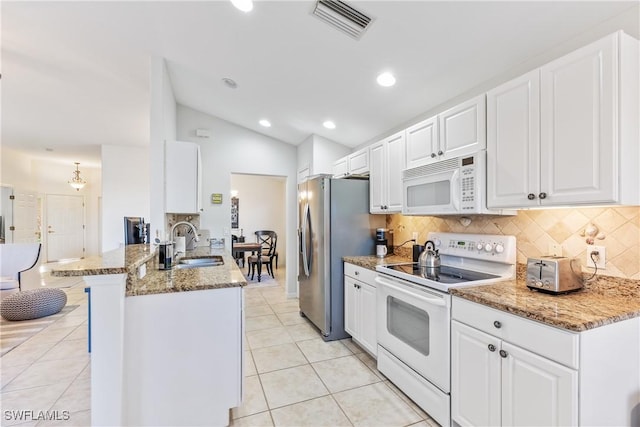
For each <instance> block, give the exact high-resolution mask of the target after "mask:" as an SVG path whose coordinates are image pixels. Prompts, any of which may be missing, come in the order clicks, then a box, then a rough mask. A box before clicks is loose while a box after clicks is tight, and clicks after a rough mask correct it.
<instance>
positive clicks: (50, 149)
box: [44, 147, 53, 152]
mask: <svg viewBox="0 0 640 427" xmlns="http://www.w3.org/2000/svg"><path fill="white" fill-rule="evenodd" d="M44 151H48V152H52V151H53V148H49V147H47V148H45V149H44Z"/></svg>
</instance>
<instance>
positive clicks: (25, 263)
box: [0, 243, 42, 290]
mask: <svg viewBox="0 0 640 427" xmlns="http://www.w3.org/2000/svg"><path fill="white" fill-rule="evenodd" d="M41 247H42V245H41V244H40V243H5V244H0V289H2V290H6V289H15V288H18V289H19V290H22V287H21V285H20V273H22V272H24V271H27V270H29V269H31V268H33V267H34V266H35V265H36V264H37V262H38V258H39V257H40V249H41Z"/></svg>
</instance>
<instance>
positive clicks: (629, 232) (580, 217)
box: [387, 206, 640, 280]
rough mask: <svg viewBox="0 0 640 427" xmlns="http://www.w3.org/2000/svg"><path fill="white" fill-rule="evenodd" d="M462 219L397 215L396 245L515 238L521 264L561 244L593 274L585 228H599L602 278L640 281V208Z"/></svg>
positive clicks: (390, 220) (391, 223)
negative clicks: (437, 238) (476, 236)
mask: <svg viewBox="0 0 640 427" xmlns="http://www.w3.org/2000/svg"><path fill="white" fill-rule="evenodd" d="M461 218H463V217H461V216H451V217H431V216H403V215H401V214H394V215H387V227H388V228H391V229H393V230H394V244H395V245H399V244H401V243H402V242H404V241H406V240H409V239H411V233H412V232H414V231H416V232H418V233H419V238H418V242H419V243H420V244H423V243H424V241H425V240H426V238H427V233H428V232H429V231H444V232H451V233H483V234H507V235H514V236H516V242H517V248H518V259H517V261H518V263H526V261H527V258H528V257H537V256H541V255H546V254H548V253H549V245H551V244H556V245H558V244H559V245H561V246H562V251H563V253H562V254H563V255H564V256H570V257H573V256H577V257H578V258H579V259H580V261H581V262H582V265H583V270H584V271H586V272H593V270H592V269H590V268H586V267H584V266H585V265H586V250H587V242H586V240H587V237H588V235H585V229H587V227H589V226H590V225H595V226H596V227H597V228H598V230H599V233H598V235H597V237H596V238H595V242H594V244H595V245H598V246H604V247H605V249H606V269H605V270H598V274H603V275H607V276H615V277H624V278H628V279H635V280H640V206H618V207H598V208H567V209H544V210H521V211H518V214H517V215H515V216H470V217H469V218H471V223H470V224H469V225H468V226H464V225H463V224H462V222H463V221H461ZM409 245H410V244H409V243H408V244H407V245H406V247H410V246H409Z"/></svg>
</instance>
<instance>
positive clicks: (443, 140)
mask: <svg viewBox="0 0 640 427" xmlns="http://www.w3.org/2000/svg"><path fill="white" fill-rule="evenodd" d="M438 121H439V127H440V149H439V150H438V152H437V153H436V154H437V155H438V156H440V157H441V158H442V157H443V156H444V157H445V158H451V157H457V156H462V155H465V154H471V153H475V152H476V151H479V150H484V149H485V148H487V138H486V104H485V95H484V94H483V95H480V96H478V97H476V98H473V99H470V100H469V101H467V102H463V103H462V104H460V105H457V106H455V107H453V108H451V109H449V110H447V111H445V112H444V113H441V114H438Z"/></svg>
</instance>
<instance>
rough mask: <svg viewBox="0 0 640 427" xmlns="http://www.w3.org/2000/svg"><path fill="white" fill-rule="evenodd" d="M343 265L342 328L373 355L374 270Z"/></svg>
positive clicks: (374, 339)
mask: <svg viewBox="0 0 640 427" xmlns="http://www.w3.org/2000/svg"><path fill="white" fill-rule="evenodd" d="M344 267H345V268H344V271H345V276H344V329H345V331H347V332H348V333H349V334H350V335H351V337H352V338H353V339H354V340H355V341H356V342H357V343H358V344H360V346H362V348H364V349H365V350H367V351H368V352H369V353H371V354H372V355H374V356H375V355H376V352H377V339H376V287H375V285H374V283H375V282H374V281H373V279H375V272H373V271H371V270H368V269H366V268H362V267H358V266H355V265H353V264H348V263H345V265H344Z"/></svg>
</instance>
